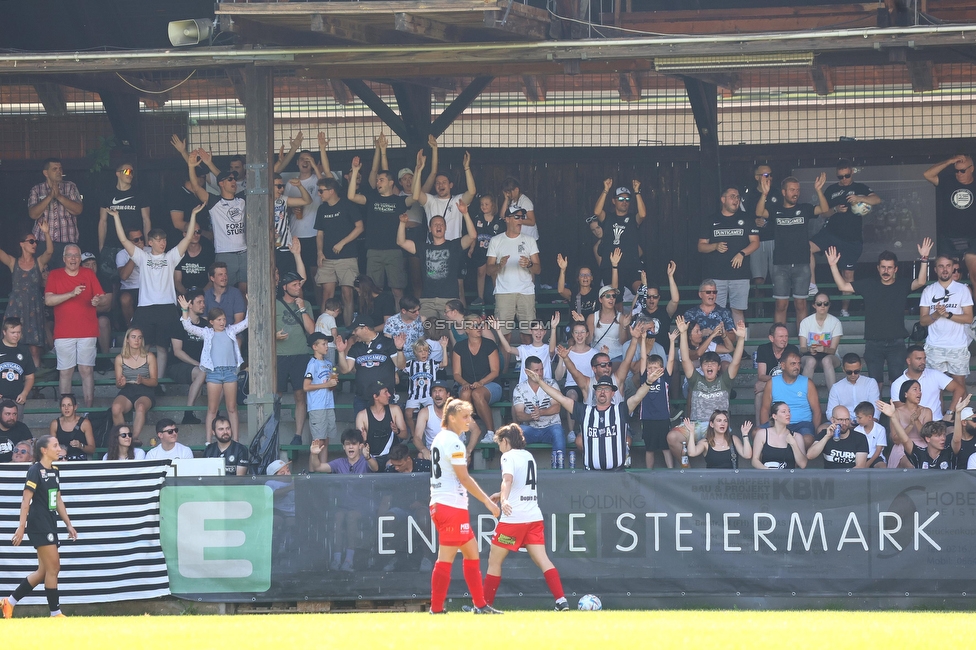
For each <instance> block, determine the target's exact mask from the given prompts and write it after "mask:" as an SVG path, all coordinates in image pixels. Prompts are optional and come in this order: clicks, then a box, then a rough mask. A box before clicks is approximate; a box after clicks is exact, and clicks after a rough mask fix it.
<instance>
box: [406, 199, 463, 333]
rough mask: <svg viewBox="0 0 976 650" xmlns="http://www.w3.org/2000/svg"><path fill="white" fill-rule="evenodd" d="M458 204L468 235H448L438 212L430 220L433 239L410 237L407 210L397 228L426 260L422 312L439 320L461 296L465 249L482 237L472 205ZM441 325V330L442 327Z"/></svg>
mask: <svg viewBox="0 0 976 650" xmlns="http://www.w3.org/2000/svg"><path fill="white" fill-rule="evenodd" d="M457 208H458V211H459V212H460V213H461V218H462V219H464V235H463V236H462V237H461V238H460V239H452V240H450V241H448V240H447V239H445V235H446V234H447V221H446V220H445V219H444V217H442V216H440V215H434V216H433V217H431V218H430V221H429V222H428V226H429V228H430V243H428V242H425V241H421V242H414V241H411V240H409V239H407V221H408V217H407V215H406V214H401V215H400V227H399V229H398V230H397V245H399V246H400V248H402V249H403V250H405V251H407V252H408V253H410V254H411V255H417V256H418V257H419V258H420V259H421V261H422V262H423V264H422V267H421V268H422V269H423V274H424V277H423V282H424V286H423V290H422V291H421V294H420V315H421V317H423V318H425V319H427V320H430V321H434V322H439V323H444V322H446V321H445V319H446V318H447V316H446V314H445V311H446V310H447V303H448V302H449V301H451V300H454V299H457V298H459V297H460V294H459V288H458V281H457V279H458V278H459V277H461V265H462V264H464V261H465V259H466V256H465V253H464V252H465V251H466V250H467V249H468V247H469V246H471V242H473V241H475V240H476V239H477V238H478V232H477V231H476V230H475V228H474V222H473V221H471V215H470V214H468V206H467V205H465V204H464V202H463V201H460V200H459V201H458V203H457ZM437 329H438V330H441V328H440V327H438V328H437ZM442 335H443V331H438V332H437V333H435V334H434V336H435V337H438V338H439V337H440V336H442Z"/></svg>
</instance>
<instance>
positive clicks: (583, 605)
mask: <svg viewBox="0 0 976 650" xmlns="http://www.w3.org/2000/svg"><path fill="white" fill-rule="evenodd" d="M576 607H577V608H578V609H579V610H580V611H581V612H596V611H599V610H601V609H603V603H602V602H601V601H600V597H599V596H594V595H593V594H586V595H585V596H582V597H580V599H579V604H577V605H576Z"/></svg>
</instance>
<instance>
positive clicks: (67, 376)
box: [44, 244, 106, 407]
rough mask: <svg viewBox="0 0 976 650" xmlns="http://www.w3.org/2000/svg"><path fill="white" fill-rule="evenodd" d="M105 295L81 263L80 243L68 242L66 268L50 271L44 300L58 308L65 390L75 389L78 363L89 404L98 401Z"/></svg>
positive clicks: (57, 344)
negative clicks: (100, 327)
mask: <svg viewBox="0 0 976 650" xmlns="http://www.w3.org/2000/svg"><path fill="white" fill-rule="evenodd" d="M105 298H106V296H105V292H104V291H102V285H100V284H99V283H98V278H96V277H95V273H94V272H93V271H91V270H90V269H86V268H84V267H82V266H81V249H80V248H78V246H77V245H76V244H69V245H67V246H65V249H64V268H62V269H55V270H53V271H51V273H50V274H49V275H48V278H47V285H46V286H45V287H44V304H45V305H47V306H48V307H53V308H54V350H55V352H56V353H57V357H58V372H59V373H60V383H59V389H60V391H61V394H62V395H64V394H65V393H70V392H71V378H72V377H73V376H74V374H75V366H77V367H78V373H79V374H80V375H81V390H82V394H83V395H84V398H85V406H88V407H91V405H92V403H93V402H94V401H95V375H94V370H95V352H96V349H97V348H96V346H95V341H96V339H97V338H98V312H97V309H98V307H100V306H102V302H103V300H105Z"/></svg>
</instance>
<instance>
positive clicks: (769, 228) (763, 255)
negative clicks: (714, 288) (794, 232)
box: [739, 165, 779, 298]
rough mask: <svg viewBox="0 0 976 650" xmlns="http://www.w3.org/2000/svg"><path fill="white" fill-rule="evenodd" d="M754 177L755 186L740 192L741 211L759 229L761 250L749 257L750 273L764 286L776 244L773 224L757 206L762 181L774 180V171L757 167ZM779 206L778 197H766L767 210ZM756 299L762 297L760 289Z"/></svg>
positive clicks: (754, 280) (769, 168)
mask: <svg viewBox="0 0 976 650" xmlns="http://www.w3.org/2000/svg"><path fill="white" fill-rule="evenodd" d="M753 175H754V176H755V179H756V182H755V185H747V186H744V187H742V188H741V189H740V190H739V210H740V211H741V212H742V213H743V214H744V215H745V216H746V217H748V218H749V219H755V224H756V228H758V229H759V250H757V251H755V252H754V253H753V254H752V255H750V256H749V271H750V272H751V273H752V281H753V282H754V283H755V284H763V283H765V282H766V276H767V275H769V274H770V273H772V272H773V251H774V249H775V248H776V244H775V235H774V233H773V224H772V223H771V222H770V221H769V220H768V219H766V218H764V217H760V216H758V215H757V214H756V205H757V204H758V203H759V197H760V196H762V186H761V185H760V181H761V180H762V179H763V178H769V179H772V177H773V170H772V168H771V167H770V166H769V165H756V168H755V169H754V170H753ZM778 205H779V197H778V196H776V195H772V196H767V197H766V209H767V210H769V211H773V209H774V208H776V207H777V206H778ZM756 297H757V298H758V297H760V294H759V290H758V289H757V290H756Z"/></svg>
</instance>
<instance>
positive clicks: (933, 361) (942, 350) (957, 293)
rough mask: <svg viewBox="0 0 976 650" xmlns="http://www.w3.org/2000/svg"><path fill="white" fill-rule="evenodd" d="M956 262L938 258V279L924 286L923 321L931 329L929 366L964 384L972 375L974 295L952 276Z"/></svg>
mask: <svg viewBox="0 0 976 650" xmlns="http://www.w3.org/2000/svg"><path fill="white" fill-rule="evenodd" d="M954 264H955V261H954V260H953V259H952V258H950V257H949V256H948V255H939V256H938V257H937V258H936V259H935V275H936V277H937V278H938V280H937V281H935V282H933V283H932V284H930V285H929V286H927V287H925V288H924V289H922V298H921V300H920V301H919V307H920V309H919V322H920V323H921V324H922V325H924V326H926V327H928V328H929V333H928V336H927V337H926V338H925V357H926V363H927V365H929V366H931V368H932V369H933V370H940V371H942V372H945V373H948V374H950V375H952V378H953V379H955V380H956V382H958V383H959V384H960V385H961V386H965V385H966V377H967V376H968V375H969V343H970V337H969V327H970V324H971V323H972V322H973V296H972V294H971V293H969V289H968V288H967V287H966V286H965V285H963V284H960V283H959V282H956V281H955V280H953V279H952V269H953V265H954Z"/></svg>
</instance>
